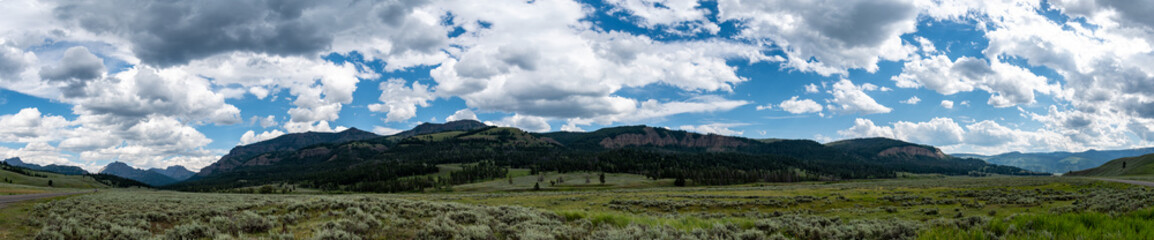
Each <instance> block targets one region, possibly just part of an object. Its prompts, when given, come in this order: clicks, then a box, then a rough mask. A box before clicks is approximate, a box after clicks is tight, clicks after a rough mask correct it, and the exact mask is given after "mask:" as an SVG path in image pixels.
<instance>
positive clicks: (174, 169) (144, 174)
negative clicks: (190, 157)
mask: <svg viewBox="0 0 1154 240" xmlns="http://www.w3.org/2000/svg"><path fill="white" fill-rule="evenodd" d="M99 173H101V174H109V175H114V176H119V177H123V178H127V179H132V180H136V181H139V182H142V183H145V184H148V185H150V186H154V187H157V186H164V185H169V184H173V183H177V182H180V181H184V180H186V179H188V178H190V177H192V176H193V175H194V174H196V173H194V172H192V171H189V170H188V169H186V168H184V167H183V166H179V165H177V166H170V167H168V168H165V169H159V168H150V169H147V170H144V169H137V168H134V167H132V166H129V165H128V164H126V163H123V162H112V163H109V164H108V165H107V166H104V168H101V169H100V171H99Z"/></svg>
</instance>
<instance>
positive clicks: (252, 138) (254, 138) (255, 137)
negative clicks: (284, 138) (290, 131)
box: [237, 129, 284, 145]
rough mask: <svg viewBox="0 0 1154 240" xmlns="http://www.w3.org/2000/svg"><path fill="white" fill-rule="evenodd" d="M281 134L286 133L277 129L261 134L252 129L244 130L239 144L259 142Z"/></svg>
mask: <svg viewBox="0 0 1154 240" xmlns="http://www.w3.org/2000/svg"><path fill="white" fill-rule="evenodd" d="M281 135H284V132H281V131H280V130H276V129H273V130H272V131H265V132H261V133H260V134H256V133H254V132H253V131H252V130H248V131H247V132H244V135H241V136H240V142H239V143H237V145H249V144H252V143H258V142H262V141H264V140H269V139H273V138H276V137H280V136H281Z"/></svg>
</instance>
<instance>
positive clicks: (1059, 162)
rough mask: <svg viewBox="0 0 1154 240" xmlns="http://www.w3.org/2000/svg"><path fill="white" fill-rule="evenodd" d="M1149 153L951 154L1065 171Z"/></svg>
mask: <svg viewBox="0 0 1154 240" xmlns="http://www.w3.org/2000/svg"><path fill="white" fill-rule="evenodd" d="M1150 153H1154V148H1136V149H1124V150H1089V151H1085V152H1041V153H1022V152H1008V153H1003V154H998V155H992V156H988V155H979V154H952V155H953V156H955V157H963V158H977V159H982V160H985V161H986V162H989V163H991V164H998V165H1007V166H1015V167H1020V168H1023V169H1026V170H1030V171H1036V172H1050V173H1067V172H1071V171H1080V170H1086V169H1090V168H1095V167H1098V166H1101V165H1102V164H1104V163H1106V162H1108V161H1110V160H1114V159H1118V158H1124V157H1134V156H1141V155H1145V154H1150Z"/></svg>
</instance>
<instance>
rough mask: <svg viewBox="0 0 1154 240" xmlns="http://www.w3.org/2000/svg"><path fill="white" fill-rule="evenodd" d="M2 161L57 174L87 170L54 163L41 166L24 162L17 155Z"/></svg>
mask: <svg viewBox="0 0 1154 240" xmlns="http://www.w3.org/2000/svg"><path fill="white" fill-rule="evenodd" d="M4 162H5V163H8V165H12V166H17V167H22V168H27V169H31V170H36V171H45V172H53V173H59V174H65V175H84V174H88V171H84V169H83V168H80V167H77V166H64V165H56V164H49V165H48V166H41V165H38V164H32V163H25V162H24V161H21V160H20V158H18V157H16V158H9V159H5V160H4Z"/></svg>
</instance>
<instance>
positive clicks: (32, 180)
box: [0, 170, 108, 188]
mask: <svg viewBox="0 0 1154 240" xmlns="http://www.w3.org/2000/svg"><path fill="white" fill-rule="evenodd" d="M32 172H35V173H37V174H43V175H45V176H47V177H46V178H41V177H32V176H27V175H23V174H19V173H15V172H9V171H4V170H0V180H3V179H8V180H11V181H12V183H11V184H13V185H23V186H32V187H46V188H47V187H50V186H48V181H49V180H51V181H52V186H51V187H52V188H107V187H108V186H106V185H104V184H102V183H100V182H97V181H96V180H94V179H92V178H90V177H86V176H82V175H63V174H56V173H49V172H36V171H32Z"/></svg>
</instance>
